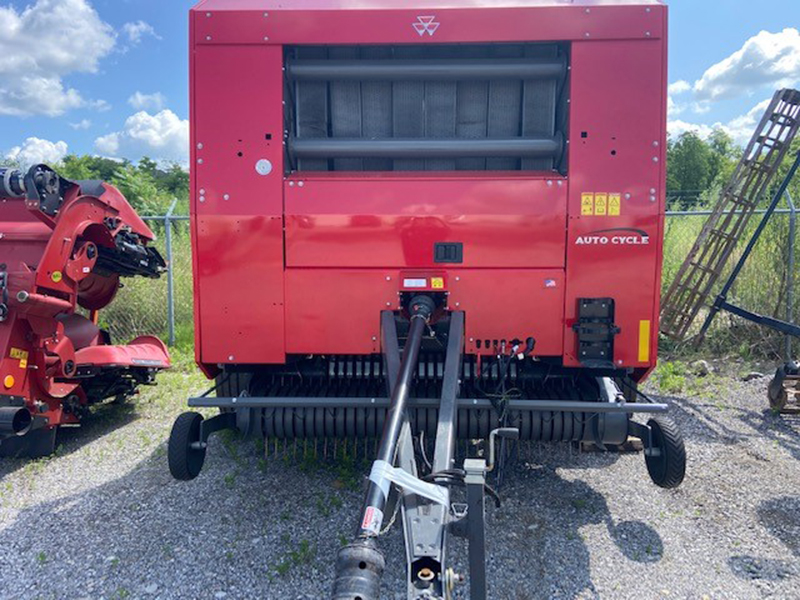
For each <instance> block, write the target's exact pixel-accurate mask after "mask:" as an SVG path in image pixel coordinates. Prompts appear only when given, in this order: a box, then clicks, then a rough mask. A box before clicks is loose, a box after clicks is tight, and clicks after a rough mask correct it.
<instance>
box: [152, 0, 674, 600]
mask: <svg viewBox="0 0 800 600" xmlns="http://www.w3.org/2000/svg"><path fill="white" fill-rule="evenodd" d="M190 38H191V41H190V44H191V49H190V53H191V61H190V62H191V67H190V68H191V99H192V116H191V138H192V159H191V160H192V184H191V211H192V233H193V249H194V273H195V298H196V302H195V323H196V357H197V362H198V364H199V365H200V367H201V368H202V369H203V371H204V372H205V373H206V374H207V375H208V377H209V378H216V385H215V389H216V397H212V396H211V395H210V394H207V395H205V396H203V397H199V398H193V399H190V400H189V405H190V406H193V407H217V408H219V409H220V413H219V414H218V415H217V416H213V417H211V418H208V419H204V418H203V417H202V416H201V415H200V414H198V413H194V412H189V413H185V414H184V415H182V416H181V417H179V419H178V420H177V421H176V422H175V425H174V426H173V430H172V434H171V437H170V442H169V453H168V454H169V464H170V469H171V471H172V473H173V475H174V476H175V477H176V478H178V479H192V478H194V477H196V476H197V475H198V474H199V472H200V470H201V468H202V465H203V461H204V458H205V454H206V449H207V440H208V438H209V436H210V435H211V434H212V433H213V432H215V431H218V430H220V429H229V428H235V429H237V430H239V431H240V432H242V433H244V434H249V435H253V436H259V437H266V438H272V439H289V440H292V439H327V440H331V439H356V440H363V439H374V440H377V441H378V443H377V444H376V447H377V453H376V455H375V456H374V459H375V460H374V463H373V467H372V469H371V472H370V474H369V483H368V490H367V492H366V495H365V501H364V507H363V510H362V512H361V514H360V515H359V516H358V520H357V521H355V520H354V525H355V530H356V532H355V536H354V539H353V541H352V543H351V544H349V545H347V546H345V547H344V548H343V549H342V550H341V552H340V554H339V556H338V559H337V564H336V580H335V583H334V586H333V592H332V597H333V598H335V599H336V600H356V599H360V600H374V599H376V598H378V595H379V591H380V579H381V574H382V571H383V569H384V565H385V562H384V557H383V555H382V553H381V552H380V549H379V544H378V542H379V538H380V536H381V534H382V533H383V532H384V531H385V529H386V528H387V526H388V525H389V524H391V523H392V522H393V521H394V518H393V517H394V516H396V515H398V514H401V515H402V516H400V517H399V520H400V522H402V524H403V529H404V533H405V538H406V553H407V557H406V559H407V567H408V591H407V595H408V598H417V599H421V598H428V599H445V598H451V597H452V594H453V592H452V590H453V586H454V584H455V583H456V582H457V581H460V580H462V579H467V580H468V581H469V586H470V597H471V598H472V599H473V600H478V599H482V598H486V597H487V584H486V567H485V562H486V561H485V548H484V543H483V540H484V499H485V494H486V493H489V494H492V493H493V491H492V489H491V488H490V487H488V485H487V481H490V480H491V478H492V477H494V476H493V475H491V476H490V472H491V471H492V470H493V469H494V467H495V463H498V464H499V463H500V462H501V457H502V455H503V453H502V452H500V453H499V454H497V453H496V452H495V442H496V443H497V445H498V448H503V447H504V444H505V443H506V442H505V441H504V440H506V439H508V438H512V439H519V440H533V441H539V442H571V443H589V444H594V445H597V446H599V447H600V448H606V447H608V446H618V445H621V444H624V443H625V442H626V441H627V440H628V439H629V438H630V437H634V438H639V439H641V440H642V444H643V447H644V455H645V461H646V466H647V470H648V472H649V474H650V477H651V478H652V480H653V481H654V482H655V483H656V484H657V485H659V486H662V487H665V488H672V487H676V486H677V485H679V484H680V483H681V481H682V480H683V477H684V472H685V451H684V447H683V441H682V438H681V436H680V433H679V432H678V430H677V429H676V427H675V425H674V424H673V423H671V422H670V421H669V420H668V419H667V418H666V417H665V416H664V415H663V413H665V412H667V410H668V407H667V406H666V405H663V404H657V403H654V402H651V401H650V399H648V398H647V397H645V396H644V395H643V394H641V393H640V392H639V391H638V388H637V384H638V383H640V382H642V381H643V380H644V379H645V378H646V377H647V375H648V374H649V373H650V372H651V371H652V369H653V368H654V367H655V364H656V353H657V341H658V340H657V334H658V330H659V325H658V317H659V308H660V307H659V293H660V285H661V258H662V238H663V229H664V207H665V205H664V198H665V189H664V188H665V166H666V165H665V158H666V112H667V94H666V89H667V69H666V63H667V9H666V6H664V5H663V4H661V3H660V2H656V1H653V0H639V1H633V0H576V1H574V2H559V1H555V0H502V1H499V2H493V1H489V0H478V1H475V2H469V3H463V4H459V3H455V2H441V1H437V0H434V2H431V3H426V2H423V1H421V0H403V1H400V0H363V1H358V2H356V1H354V0H352V1H351V0H303V1H301V0H297V1H293V2H274V1H268V0H204V1H203V2H200V3H199V4H198V5H197V6H196V7H195V8H194V9H193V10H192V12H191V15H190ZM635 417H639V420H636V419H635ZM420 437H424V438H425V439H426V440H435V442H434V444H433V445H432V447H433V455H432V457H431V459H432V460H431V461H430V464H426V461H424V460H418V456H417V455H418V452H416V451H415V448H417V447H418V445H419V438H420ZM497 438H500V439H497ZM463 439H467V440H483V441H482V442H481V443H480V444H478V446H474V447H476V448H479V449H480V450H479V451H476V452H472V453H469V455H468V456H467V457H466V458H465V459H464V460H461V459H460V455H459V453H457V452H456V450H455V449H456V441H457V440H463ZM495 470H496V469H495ZM458 487H461V488H466V496H465V498H466V502H463V503H461V502H455V501H454V500H453V498H454V497H455V492H454V489H455V488H458ZM460 493H461V492H458V494H460ZM459 497H460V496H459ZM451 535H459V536H462V537H466V538H467V539H468V540H469V565H470V572H469V574H461V575H459V574H456V573H454V572H453V569H452V568H451V566H449V565H448V561H447V550H448V538H449V537H450V536H451Z"/></svg>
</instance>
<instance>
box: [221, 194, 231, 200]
mask: <svg viewBox="0 0 800 600" xmlns="http://www.w3.org/2000/svg"><path fill="white" fill-rule="evenodd" d="M222 199H223V200H230V199H231V197H230V195H228V194H225V195H224V196H223V197H222Z"/></svg>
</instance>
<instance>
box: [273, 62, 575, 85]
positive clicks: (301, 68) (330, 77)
mask: <svg viewBox="0 0 800 600" xmlns="http://www.w3.org/2000/svg"><path fill="white" fill-rule="evenodd" d="M566 72H567V61H566V58H564V57H563V56H561V57H559V58H557V59H546V60H542V59H534V58H510V59H492V58H483V59H480V58H474V59H438V60H437V59H427V60H302V59H300V60H297V59H289V60H288V61H287V65H286V73H287V75H288V77H289V78H290V79H293V80H295V81H475V80H501V79H523V80H526V81H529V80H537V79H561V78H562V77H564V76H565V75H566Z"/></svg>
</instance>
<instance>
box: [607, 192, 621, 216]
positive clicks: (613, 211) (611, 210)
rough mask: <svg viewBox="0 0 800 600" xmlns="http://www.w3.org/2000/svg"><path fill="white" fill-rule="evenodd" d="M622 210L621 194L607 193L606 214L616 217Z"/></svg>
mask: <svg viewBox="0 0 800 600" xmlns="http://www.w3.org/2000/svg"><path fill="white" fill-rule="evenodd" d="M621 211H622V194H609V195H608V216H609V217H618V216H619V215H620V212H621Z"/></svg>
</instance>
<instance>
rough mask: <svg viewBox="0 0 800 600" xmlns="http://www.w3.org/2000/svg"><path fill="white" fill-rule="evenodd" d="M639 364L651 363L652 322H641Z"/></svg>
mask: <svg viewBox="0 0 800 600" xmlns="http://www.w3.org/2000/svg"><path fill="white" fill-rule="evenodd" d="M639 362H643V363H646V362H650V321H639Z"/></svg>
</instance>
